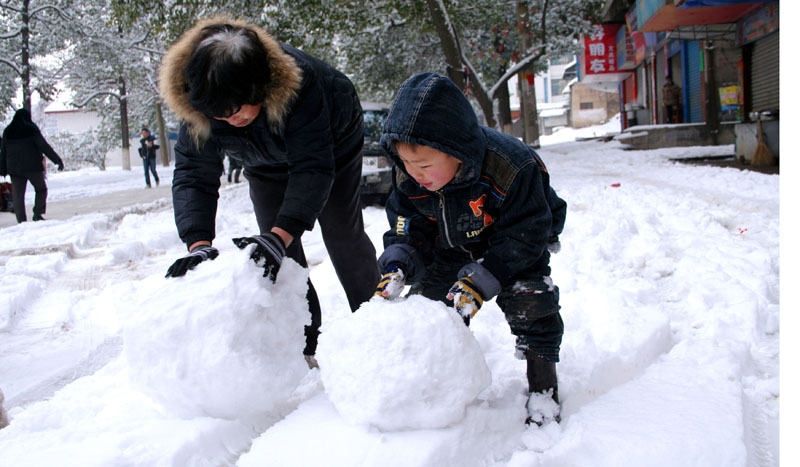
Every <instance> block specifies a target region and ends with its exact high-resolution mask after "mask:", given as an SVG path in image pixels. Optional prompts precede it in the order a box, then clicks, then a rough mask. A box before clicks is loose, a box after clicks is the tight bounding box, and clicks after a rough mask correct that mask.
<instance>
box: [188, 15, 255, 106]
mask: <svg viewBox="0 0 800 467" xmlns="http://www.w3.org/2000/svg"><path fill="white" fill-rule="evenodd" d="M185 73H186V86H187V88H188V89H187V91H188V93H189V102H190V104H191V105H192V107H194V108H195V109H197V110H199V111H200V112H203V113H204V114H206V115H208V116H209V117H223V118H224V117H230V116H231V115H233V114H235V113H236V112H237V111H238V109H239V108H240V107H241V106H242V105H258V104H261V103H263V102H264V99H265V98H266V93H267V91H266V87H267V85H268V84H269V82H270V72H269V58H268V57H267V50H266V49H265V48H264V45H263V44H262V43H261V41H260V40H259V38H258V35H257V34H256V33H255V31H252V30H250V29H247V28H241V27H235V26H232V25H230V24H219V25H213V26H208V27H205V28H203V29H202V35H201V40H200V41H199V42H198V44H197V46H196V47H195V49H194V51H193V52H192V56H191V57H190V58H189V63H188V64H187V65H186V69H185Z"/></svg>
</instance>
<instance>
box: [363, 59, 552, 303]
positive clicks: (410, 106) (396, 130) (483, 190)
mask: <svg viewBox="0 0 800 467" xmlns="http://www.w3.org/2000/svg"><path fill="white" fill-rule="evenodd" d="M395 141H403V142H407V143H412V144H421V145H425V146H430V147H432V148H435V149H438V150H439V151H442V152H444V153H447V154H449V155H451V156H453V157H455V158H457V159H459V160H460V161H461V162H462V164H461V167H460V169H459V170H458V171H457V172H456V175H455V177H454V178H453V180H451V181H450V183H448V184H447V185H445V186H444V187H443V188H442V189H440V190H439V191H436V192H431V191H428V190H427V189H425V188H424V187H422V186H420V185H419V184H418V183H417V182H416V181H415V180H414V179H413V178H412V177H411V176H410V175H409V174H408V172H407V171H406V170H405V167H404V166H403V162H402V160H400V158H399V156H398V155H397V152H396V151H395V150H394V144H393V143H394V142H395ZM381 145H382V146H383V148H384V150H386V151H387V152H388V153H389V155H390V157H391V158H392V160H393V161H394V168H393V188H394V189H393V190H392V194H391V195H390V197H389V200H388V202H387V205H386V213H387V217H388V218H389V223H390V226H391V228H390V229H389V230H388V231H387V232H386V233H385V234H384V247H385V250H384V254H383V255H381V258H380V259H379V265H380V266H381V267H382V268H383V267H385V266H387V265H388V264H389V263H391V262H399V263H401V264H403V265H404V266H405V269H406V273H407V274H408V276H409V278H408V280H409V281H410V282H415V281H416V280H418V279H419V278H420V277H421V275H422V273H423V272H424V270H425V266H426V265H427V264H430V263H431V261H432V259H433V254H434V251H435V250H440V251H441V250H448V251H450V252H451V253H455V254H457V255H459V256H461V257H464V258H467V260H466V263H473V264H471V266H472V267H473V270H474V269H475V268H477V269H478V270H479V271H480V272H481V274H478V276H483V277H484V279H483V280H481V281H480V282H482V284H481V283H478V285H479V287H481V288H482V289H483V290H482V291H483V292H484V294H485V295H486V296H487V298H490V297H492V296H494V295H496V294H497V293H499V292H500V288H501V287H503V286H505V285H506V284H508V283H509V282H510V281H511V280H512V279H513V278H514V277H515V276H517V275H518V274H522V273H524V274H541V275H542V276H546V275H549V274H550V266H549V261H550V254H549V252H548V251H547V245H548V243H549V242H553V241H555V240H556V239H557V237H558V235H559V234H560V233H561V231H562V229H563V227H564V220H565V218H566V210H567V203H566V202H565V201H564V200H562V199H561V198H559V197H558V196H557V195H556V193H555V191H554V190H553V189H552V188H551V187H550V176H549V174H548V172H547V168H546V167H545V165H544V163H543V162H542V160H541V159H540V158H539V156H538V154H536V152H535V151H534V150H533V149H532V148H530V147H529V146H527V145H526V144H524V143H523V142H521V141H519V140H518V139H517V138H515V137H513V136H511V135H508V134H505V133H501V132H498V131H495V130H493V129H491V128H487V127H485V126H481V125H479V124H478V120H477V117H476V116H475V112H474V110H473V109H472V106H471V105H470V103H469V101H468V100H467V98H466V97H465V96H464V94H463V93H462V92H461V90H460V89H459V88H458V87H457V86H456V85H455V83H453V82H452V81H451V80H450V79H448V78H446V77H444V76H441V75H437V74H434V73H423V74H419V75H415V76H413V77H411V78H409V79H408V80H407V81H406V82H405V83H404V84H403V85H402V86H401V87H400V89H399V90H398V92H397V96H396V97H395V100H394V103H393V104H392V109H391V111H390V112H389V116H388V117H387V119H386V121H385V123H384V127H383V136H382V137H381ZM486 272H488V273H489V275H488V276H487V274H486Z"/></svg>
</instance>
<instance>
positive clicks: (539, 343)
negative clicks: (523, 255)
mask: <svg viewBox="0 0 800 467" xmlns="http://www.w3.org/2000/svg"><path fill="white" fill-rule="evenodd" d="M470 261H471V260H470V259H469V258H465V257H464V256H463V255H459V254H453V253H451V252H450V250H437V253H436V257H435V259H434V261H433V263H432V264H431V265H430V266H428V268H427V269H426V270H425V274H424V275H423V277H422V279H420V281H419V283H417V284H413V285H412V287H411V291H410V292H409V293H411V294H414V293H418V294H421V295H423V296H424V297H427V298H430V299H431V300H438V301H440V302H444V303H445V304H447V305H448V306H453V302H452V300H447V292H448V291H449V290H450V287H452V286H453V284H455V283H456V281H458V271H459V270H461V268H462V267H463V266H464V265H465V264H467V263H468V262H470ZM558 299H559V296H558V287H557V286H555V285H552V282H550V279H549V278H546V277H543V276H542V275H541V274H536V273H522V274H518V275H517V276H515V277H514V278H513V279H512V280H511V281H509V283H508V284H506V285H505V286H504V287H503V290H502V291H501V292H500V294H499V295H498V296H497V305H498V306H499V307H500V309H501V310H503V313H504V314H505V316H506V321H507V322H508V325H509V327H510V328H511V333H512V334H514V336H516V338H517V343H516V347H517V351H519V352H520V353H522V354H527V353H528V352H533V353H535V354H537V355H541V356H542V357H544V358H545V359H547V360H548V361H551V362H558V360H559V356H558V354H559V350H560V348H561V338H562V336H563V335H564V321H563V320H562V319H561V313H559V310H560V308H561V307H560V306H559V304H558ZM479 314H480V312H479Z"/></svg>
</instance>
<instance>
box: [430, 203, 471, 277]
mask: <svg viewBox="0 0 800 467" xmlns="http://www.w3.org/2000/svg"><path fill="white" fill-rule="evenodd" d="M436 193H437V194H438V195H439V209H440V210H441V211H442V228H443V229H444V238H445V240H447V244H448V245H450V248H458V249H459V250H461V251H463V252H465V253H467V254H469V257H470V259H471V260H473V261H474V260H475V257H474V256H473V254H472V252H471V251H470V250H468V249H466V248H465V247H464V245H456V244H454V243H453V241H452V240H451V239H450V231H449V230H448V229H447V215H446V213H445V207H444V193H442V192H441V191H437V192H436Z"/></svg>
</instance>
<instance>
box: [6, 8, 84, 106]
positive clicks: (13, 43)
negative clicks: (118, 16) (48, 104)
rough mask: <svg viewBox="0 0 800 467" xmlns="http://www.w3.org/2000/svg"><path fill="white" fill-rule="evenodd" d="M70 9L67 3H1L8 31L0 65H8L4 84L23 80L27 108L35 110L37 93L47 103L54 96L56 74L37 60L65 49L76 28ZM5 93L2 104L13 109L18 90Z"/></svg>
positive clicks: (21, 83)
mask: <svg viewBox="0 0 800 467" xmlns="http://www.w3.org/2000/svg"><path fill="white" fill-rule="evenodd" d="M68 5H69V3H68V1H67V0H53V1H50V2H47V3H44V2H40V1H37V0H17V1H12V0H9V1H7V2H3V3H0V23H2V24H4V25H5V26H6V27H7V31H8V32H7V33H5V34H2V35H0V42H2V47H0V54H1V55H0V65H5V66H4V67H2V68H4V69H5V70H4V73H2V74H0V81H3V82H4V83H3V84H6V83H10V82H11V81H12V80H13V81H16V80H17V79H19V81H20V85H21V88H22V105H23V107H26V108H28V109H30V108H31V96H32V94H33V91H36V92H37V93H39V95H40V96H41V97H42V99H44V100H50V99H52V97H53V96H54V93H55V81H56V79H57V77H56V73H55V71H54V70H49V69H48V66H47V64H46V62H45V61H40V62H38V63H37V60H36V59H37V58H44V57H46V56H48V55H51V54H53V53H54V52H56V51H57V50H59V49H62V48H63V47H64V46H65V39H66V37H68V36H69V34H70V32H69V31H70V30H71V29H70V24H72V18H71V17H70V15H69V14H68V13H67V12H66V11H65V9H64V7H66V6H68ZM9 70H10V72H9ZM3 89H4V91H3V92H2V94H1V95H0V104H2V105H3V106H4V108H9V107H11V100H12V99H13V98H14V95H13V93H14V91H15V90H16V89H17V88H16V86H8V87H5V86H4V87H3Z"/></svg>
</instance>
